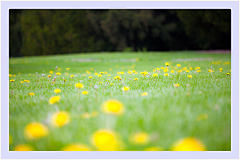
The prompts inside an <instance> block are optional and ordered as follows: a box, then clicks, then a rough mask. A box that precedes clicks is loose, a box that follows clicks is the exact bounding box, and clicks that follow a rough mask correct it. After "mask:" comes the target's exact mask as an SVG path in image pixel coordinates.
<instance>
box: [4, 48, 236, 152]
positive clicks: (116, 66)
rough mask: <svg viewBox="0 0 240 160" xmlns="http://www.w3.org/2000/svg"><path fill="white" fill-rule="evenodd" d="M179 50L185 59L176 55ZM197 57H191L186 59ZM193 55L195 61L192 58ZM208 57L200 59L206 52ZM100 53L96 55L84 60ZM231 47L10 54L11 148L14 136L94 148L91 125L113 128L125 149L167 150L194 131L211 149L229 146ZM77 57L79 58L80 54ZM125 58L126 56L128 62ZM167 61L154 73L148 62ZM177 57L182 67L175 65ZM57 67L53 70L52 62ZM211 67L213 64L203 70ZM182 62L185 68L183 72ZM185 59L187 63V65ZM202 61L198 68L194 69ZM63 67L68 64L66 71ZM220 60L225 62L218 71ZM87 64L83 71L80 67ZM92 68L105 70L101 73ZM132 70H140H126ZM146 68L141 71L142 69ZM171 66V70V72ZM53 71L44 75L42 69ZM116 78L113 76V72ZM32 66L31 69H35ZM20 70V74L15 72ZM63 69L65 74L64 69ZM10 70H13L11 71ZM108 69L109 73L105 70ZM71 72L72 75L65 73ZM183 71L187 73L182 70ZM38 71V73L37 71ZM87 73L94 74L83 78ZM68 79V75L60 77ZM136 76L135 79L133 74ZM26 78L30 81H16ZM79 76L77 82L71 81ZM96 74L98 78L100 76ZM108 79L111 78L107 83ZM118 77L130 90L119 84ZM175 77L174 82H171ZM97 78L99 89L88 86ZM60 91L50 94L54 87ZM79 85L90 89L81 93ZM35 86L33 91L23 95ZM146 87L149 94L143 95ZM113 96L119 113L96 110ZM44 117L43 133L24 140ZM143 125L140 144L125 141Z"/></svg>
mask: <svg viewBox="0 0 240 160" xmlns="http://www.w3.org/2000/svg"><path fill="white" fill-rule="evenodd" d="M179 58H181V59H182V60H183V61H176V59H179ZM189 58H195V59H194V60H195V61H184V59H186V60H189ZM196 58H199V59H200V60H201V61H196V60H197V59H196ZM206 58H207V60H204V59H206ZM84 59H88V61H93V60H98V62H84ZM230 59H231V57H230V55H229V54H202V53H194V52H161V53H159V52H149V53H128V54H126V53H117V54H113V53H94V54H73V55H62V56H60V55H59V56H42V57H25V58H11V59H10V66H9V68H10V72H9V73H10V74H12V77H9V79H15V82H9V133H10V135H11V136H12V138H13V143H12V144H10V150H13V149H14V147H15V146H16V145H18V144H30V145H31V146H32V147H33V148H34V150H61V149H62V148H63V147H64V146H66V145H68V144H73V143H82V144H86V145H88V146H89V147H90V148H91V149H93V150H94V149H95V148H94V146H93V145H92V144H91V142H90V137H91V135H92V134H93V133H95V132H96V131H97V130H99V129H102V128H109V129H111V130H114V131H116V132H117V133H118V134H119V135H120V137H121V139H122V141H123V143H124V146H125V147H124V150H144V149H145V148H147V147H152V146H158V147H162V148H163V149H164V150H169V149H170V148H171V147H172V145H173V144H174V142H176V141H177V140H179V139H181V138H184V137H196V138H198V139H199V140H201V141H202V142H203V143H204V144H205V146H206V148H207V150H209V151H229V150H231V76H228V75H227V74H226V73H231V72H230V69H231V63H230ZM78 60H79V61H78ZM129 61H130V62H129ZM165 62H169V63H170V66H169V67H168V68H169V71H168V73H169V77H166V76H164V74H165V73H164V71H163V70H162V69H160V72H159V73H158V76H157V77H153V76H152V74H153V73H154V71H153V69H155V68H161V67H165V65H164V64H165ZM176 64H181V68H180V69H182V72H180V76H179V73H177V70H179V68H175V67H176ZM56 66H58V67H59V68H58V72H60V73H61V74H62V75H60V76H56V81H55V83H54V84H52V83H51V82H52V79H53V77H54V76H55V67H56ZM211 66H212V68H213V70H214V72H213V73H212V75H211V73H210V72H208V70H209V69H210V68H211ZM184 67H187V69H188V70H189V71H190V72H189V73H187V72H185V71H186V70H185V69H184ZM190 67H192V68H193V69H192V70H190ZM195 67H200V68H201V69H200V70H201V72H196V70H195ZM66 68H70V70H69V71H68V72H67V71H66ZM219 68H223V71H222V72H220V71H219ZM87 70H88V71H89V72H91V73H90V74H87V73H86V71H87ZM94 70H96V72H98V73H99V72H108V73H107V74H105V73H104V74H103V75H102V77H98V76H96V75H94V73H95V71H94ZM129 70H136V72H138V74H134V73H132V74H129V73H128V71H129ZM145 70H146V71H148V73H149V75H146V76H142V75H141V74H140V72H143V71H145ZM171 70H174V71H175V72H174V73H170V71H171ZM49 71H53V72H54V73H53V74H52V77H51V78H50V79H49V78H48V77H47V75H50V74H49ZM120 71H124V74H121V75H119V76H121V78H122V80H121V81H120V80H114V77H115V76H117V75H118V74H117V72H120ZM36 72H37V73H36ZM19 73H20V74H19ZM67 73H68V75H66V74H67ZM14 74H15V75H16V76H15V77H13V75H14ZM42 74H45V75H44V77H42ZM109 74H110V75H111V76H110V77H108V76H107V75H109ZM70 75H74V77H73V78H70ZM187 75H192V78H188V77H187ZM38 76H39V77H38ZM88 76H93V78H92V79H89V78H88ZM63 77H64V79H66V81H65V82H64V81H63ZM134 78H139V80H138V81H133V79H134ZM24 80H29V81H30V83H26V82H24V83H20V82H21V81H24ZM80 81H81V83H83V84H84V88H82V89H80V90H78V89H77V88H75V86H74V85H75V83H78V82H80ZM99 82H102V84H99ZM110 83H114V84H113V85H109V84H110ZM123 83H124V85H125V86H129V87H130V90H129V91H127V92H124V91H122V89H121V88H122V87H123ZM176 83H178V84H180V86H179V87H178V88H176V87H174V84H176ZM95 85H98V89H97V90H96V89H94V86H95ZM56 88H59V89H61V92H60V93H58V94H56V93H54V89H56ZM82 91H88V92H89V94H87V95H82V94H81V92H82ZM29 92H33V93H34V94H35V95H34V96H29V95H28V94H29ZM143 92H147V93H148V95H147V96H141V94H142V93H143ZM54 95H59V96H61V99H60V101H59V103H56V104H53V105H50V104H49V99H50V97H52V96H54ZM109 99H117V100H119V101H121V102H122V103H123V105H124V108H125V112H124V114H123V115H121V116H115V115H107V114H105V113H104V112H102V111H101V103H103V102H104V101H106V100H109ZM56 108H59V110H63V111H67V112H68V113H69V114H70V115H71V122H70V123H69V124H67V125H65V126H63V127H61V128H54V127H52V126H48V123H47V121H46V120H47V118H48V117H49V116H50V115H51V114H53V113H54V112H56ZM93 111H96V112H97V113H98V115H97V116H95V117H93V116H92V117H90V118H83V117H82V115H83V114H84V113H92V112H93ZM34 121H37V122H41V123H45V124H46V125H47V126H48V128H49V134H48V135H47V136H45V137H43V138H40V139H37V140H26V139H25V137H24V134H23V132H24V128H25V127H26V125H28V124H29V123H31V122H34ZM136 132H146V133H148V134H149V135H150V137H151V140H150V141H149V142H148V143H147V144H144V145H136V144H133V143H131V142H130V141H129V138H130V136H131V135H132V134H134V133H136Z"/></svg>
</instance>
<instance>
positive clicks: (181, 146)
mask: <svg viewBox="0 0 240 160" xmlns="http://www.w3.org/2000/svg"><path fill="white" fill-rule="evenodd" d="M171 150H172V151H206V148H205V146H204V144H203V143H202V142H201V141H200V140H198V139H196V138H192V137H190V138H185V139H181V140H179V141H177V142H176V143H175V144H174V145H173V147H172V149H171Z"/></svg>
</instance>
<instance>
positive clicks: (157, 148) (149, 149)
mask: <svg viewBox="0 0 240 160" xmlns="http://www.w3.org/2000/svg"><path fill="white" fill-rule="evenodd" d="M144 151H164V149H163V148H162V147H157V146H156V147H148V148H145V149H144Z"/></svg>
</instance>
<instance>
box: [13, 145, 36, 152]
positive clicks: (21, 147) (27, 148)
mask: <svg viewBox="0 0 240 160" xmlns="http://www.w3.org/2000/svg"><path fill="white" fill-rule="evenodd" d="M13 150H14V151H33V148H32V147H31V146H29V145H27V144H19V145H17V146H16V147H15V148H14V149H13Z"/></svg>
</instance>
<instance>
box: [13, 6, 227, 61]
mask: <svg viewBox="0 0 240 160" xmlns="http://www.w3.org/2000/svg"><path fill="white" fill-rule="evenodd" d="M9 14H10V16H9V17H10V19H9V26H10V30H9V31H10V33H9V35H10V39H9V44H10V46H9V47H10V57H15V56H31V55H51V54H68V53H81V52H100V51H126V50H132V51H168V50H201V49H204V50H205V49H231V11H230V10H15V9H14V10H13V9H11V10H10V11H9Z"/></svg>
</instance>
